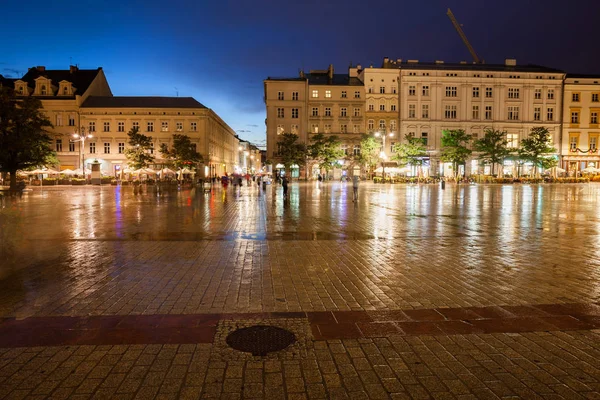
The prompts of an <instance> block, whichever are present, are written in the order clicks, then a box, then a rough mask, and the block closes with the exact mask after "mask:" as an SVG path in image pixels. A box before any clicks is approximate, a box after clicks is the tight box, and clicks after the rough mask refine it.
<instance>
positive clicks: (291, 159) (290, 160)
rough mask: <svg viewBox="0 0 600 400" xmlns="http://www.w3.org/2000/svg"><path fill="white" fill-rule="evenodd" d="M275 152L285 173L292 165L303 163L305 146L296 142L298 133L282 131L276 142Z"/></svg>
mask: <svg viewBox="0 0 600 400" xmlns="http://www.w3.org/2000/svg"><path fill="white" fill-rule="evenodd" d="M277 154H278V156H279V159H280V160H281V163H282V164H283V165H284V167H285V172H286V175H287V173H288V172H289V169H290V168H291V166H292V165H294V164H296V165H298V166H301V165H304V164H305V162H306V156H307V152H306V146H305V145H304V144H302V143H298V135H296V134H293V133H283V134H281V135H280V136H279V141H278V142H277Z"/></svg>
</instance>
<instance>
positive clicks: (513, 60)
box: [504, 58, 517, 67]
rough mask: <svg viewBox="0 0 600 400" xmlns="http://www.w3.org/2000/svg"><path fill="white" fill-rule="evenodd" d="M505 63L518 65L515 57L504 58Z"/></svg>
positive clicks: (511, 65) (512, 65)
mask: <svg viewBox="0 0 600 400" xmlns="http://www.w3.org/2000/svg"><path fill="white" fill-rule="evenodd" d="M504 65H506V66H507V67H516V66H517V60H516V59H514V58H507V59H506V60H504Z"/></svg>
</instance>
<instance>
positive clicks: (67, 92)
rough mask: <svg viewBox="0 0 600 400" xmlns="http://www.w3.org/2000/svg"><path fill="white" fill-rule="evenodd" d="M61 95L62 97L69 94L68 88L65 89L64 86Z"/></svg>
mask: <svg viewBox="0 0 600 400" xmlns="http://www.w3.org/2000/svg"><path fill="white" fill-rule="evenodd" d="M63 94H64V95H67V94H69V88H68V87H66V86H65V87H63Z"/></svg>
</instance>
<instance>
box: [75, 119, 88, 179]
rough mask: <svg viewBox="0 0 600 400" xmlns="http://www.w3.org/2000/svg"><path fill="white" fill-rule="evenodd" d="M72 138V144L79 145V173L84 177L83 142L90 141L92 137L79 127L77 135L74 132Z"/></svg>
mask: <svg viewBox="0 0 600 400" xmlns="http://www.w3.org/2000/svg"><path fill="white" fill-rule="evenodd" d="M73 137H74V138H75V139H74V140H73V141H74V142H80V143H81V145H80V146H79V155H80V157H81V172H82V174H83V175H85V165H84V156H85V141H86V139H90V138H92V137H93V135H92V133H91V132H87V133H86V132H85V128H83V127H81V128H80V129H79V133H77V132H75V133H74V134H73Z"/></svg>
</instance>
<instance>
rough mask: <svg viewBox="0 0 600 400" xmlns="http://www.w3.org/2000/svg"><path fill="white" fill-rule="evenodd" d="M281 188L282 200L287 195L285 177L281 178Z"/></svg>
mask: <svg viewBox="0 0 600 400" xmlns="http://www.w3.org/2000/svg"><path fill="white" fill-rule="evenodd" d="M281 186H283V198H284V199H285V198H287V193H288V180H287V177H286V176H285V175H284V176H283V177H282V178H281Z"/></svg>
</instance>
